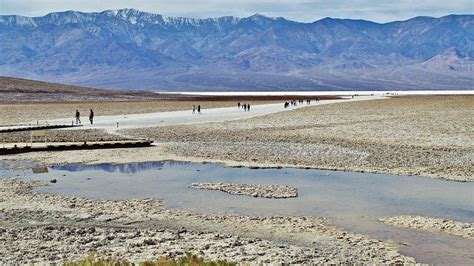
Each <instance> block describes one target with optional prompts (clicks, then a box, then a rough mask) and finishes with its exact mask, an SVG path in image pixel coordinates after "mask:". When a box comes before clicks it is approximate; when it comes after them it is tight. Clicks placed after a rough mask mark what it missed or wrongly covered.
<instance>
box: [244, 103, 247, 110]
mask: <svg viewBox="0 0 474 266" xmlns="http://www.w3.org/2000/svg"><path fill="white" fill-rule="evenodd" d="M244 112H247V104H245V103H244Z"/></svg>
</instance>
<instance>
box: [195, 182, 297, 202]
mask: <svg viewBox="0 0 474 266" xmlns="http://www.w3.org/2000/svg"><path fill="white" fill-rule="evenodd" d="M191 188H197V189H208V190H220V191H223V192H226V193H229V194H232V195H247V196H252V197H256V198H269V199H271V198H273V199H286V198H296V197H298V190H297V189H296V188H294V187H289V186H281V185H253V184H226V183H193V184H191Z"/></svg>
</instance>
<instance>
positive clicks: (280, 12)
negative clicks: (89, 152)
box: [0, 0, 474, 22]
mask: <svg viewBox="0 0 474 266" xmlns="http://www.w3.org/2000/svg"><path fill="white" fill-rule="evenodd" d="M119 8H136V9H140V10H142V11H147V12H152V13H159V14H163V15H168V16H184V17H196V18H204V17H220V16H226V15H233V16H240V17H243V16H249V15H252V14H254V13H261V14H265V15H268V16H277V17H278V16H281V17H285V18H288V19H291V20H295V21H304V22H311V21H314V20H317V19H320V18H324V17H338V18H356V19H367V20H373V21H378V22H387V21H393V20H404V19H408V18H411V17H414V16H435V17H439V16H444V15H447V14H472V13H474V1H472V0H450V1H439V0H418V1H413V0H399V1H389V0H352V1H343V0H332V1H330V0H312V1H311V0H253V1H250V0H207V1H203V0H201V1H198V0H173V1H169V0H154V1H150V0H101V1H99V0H96V1H84V0H0V14H5V15H6V14H17V15H25V16H43V15H45V14H47V13H50V12H56V11H64V10H78V11H85V12H94V11H102V10H106V9H119Z"/></svg>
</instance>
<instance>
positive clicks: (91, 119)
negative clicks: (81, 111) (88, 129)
mask: <svg viewBox="0 0 474 266" xmlns="http://www.w3.org/2000/svg"><path fill="white" fill-rule="evenodd" d="M89 121H91V125H92V124H94V111H92V109H91V112H90V113H89Z"/></svg>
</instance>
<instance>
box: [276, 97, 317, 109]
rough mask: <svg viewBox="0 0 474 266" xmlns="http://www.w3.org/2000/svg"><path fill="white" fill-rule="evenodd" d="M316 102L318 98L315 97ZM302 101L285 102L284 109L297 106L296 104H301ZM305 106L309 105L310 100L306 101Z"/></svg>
mask: <svg viewBox="0 0 474 266" xmlns="http://www.w3.org/2000/svg"><path fill="white" fill-rule="evenodd" d="M315 100H316V102H319V97H316V99H315ZM303 103H304V100H298V101H296V100H291V101H286V102H285V105H284V107H285V108H288V107H290V106H297V105H298V104H303ZM306 104H311V99H306Z"/></svg>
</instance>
